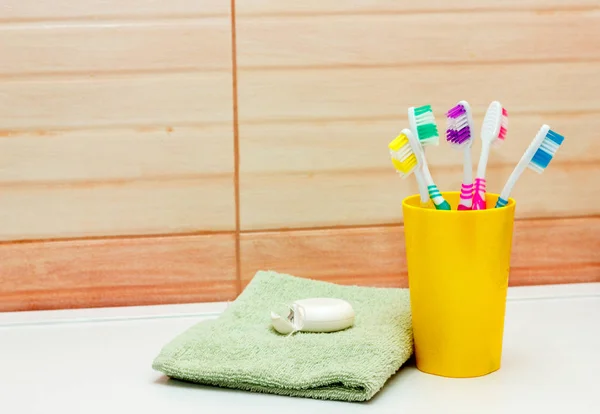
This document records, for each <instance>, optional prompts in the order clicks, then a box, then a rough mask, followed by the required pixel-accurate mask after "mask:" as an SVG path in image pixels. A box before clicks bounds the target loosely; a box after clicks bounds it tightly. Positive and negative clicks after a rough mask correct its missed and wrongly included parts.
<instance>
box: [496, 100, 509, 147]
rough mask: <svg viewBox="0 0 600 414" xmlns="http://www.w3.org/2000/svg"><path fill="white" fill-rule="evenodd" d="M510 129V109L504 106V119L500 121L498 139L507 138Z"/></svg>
mask: <svg viewBox="0 0 600 414" xmlns="http://www.w3.org/2000/svg"><path fill="white" fill-rule="evenodd" d="M507 129H508V111H507V110H506V109H505V108H502V120H501V121H500V131H499V132H498V139H499V140H501V141H504V140H505V139H506V130H507Z"/></svg>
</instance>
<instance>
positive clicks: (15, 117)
mask: <svg viewBox="0 0 600 414" xmlns="http://www.w3.org/2000/svg"><path fill="white" fill-rule="evenodd" d="M231 95H232V92H231V74H230V73H227V72H204V73H197V74H170V75H166V74H165V75H142V74H137V75H135V76H114V77H102V78H94V77H91V78H90V77H83V78H72V79H45V80H35V81H26V80H21V81H14V80H13V81H9V82H0V125H1V126H2V127H1V128H2V129H3V130H5V131H4V134H7V133H9V132H10V131H11V130H13V129H35V130H39V129H48V128H54V129H61V128H73V127H79V128H92V127H98V126H122V125H127V126H129V125H135V126H138V125H160V126H172V125H177V124H181V123H193V124H199V123H228V124H229V123H230V122H232V111H231V108H232V96H231Z"/></svg>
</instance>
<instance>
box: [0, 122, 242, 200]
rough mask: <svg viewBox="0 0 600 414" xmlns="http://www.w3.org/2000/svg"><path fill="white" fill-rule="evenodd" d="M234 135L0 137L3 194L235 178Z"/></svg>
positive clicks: (213, 131) (225, 129)
mask: <svg viewBox="0 0 600 414" xmlns="http://www.w3.org/2000/svg"><path fill="white" fill-rule="evenodd" d="M232 129H233V127H232V125H227V126H220V125H212V126H211V125H199V126H191V127H185V126H184V127H166V128H164V127H162V128H161V127H156V128H146V127H140V128H132V129H104V130H102V129H100V130H72V131H68V130H67V131H62V130H54V131H52V130H50V131H48V130H38V131H30V132H14V133H12V134H7V135H6V136H5V137H3V138H2V137H0V189H1V188H2V185H9V184H11V185H15V186H18V185H19V183H31V182H46V183H50V182H90V181H107V180H108V181H114V180H124V179H125V180H133V179H156V178H168V177H182V176H198V175H202V176H208V175H210V174H221V175H222V174H225V173H230V174H233V169H234V166H233V130H232ZM0 191H2V190H0Z"/></svg>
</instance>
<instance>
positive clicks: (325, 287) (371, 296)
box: [152, 271, 413, 401]
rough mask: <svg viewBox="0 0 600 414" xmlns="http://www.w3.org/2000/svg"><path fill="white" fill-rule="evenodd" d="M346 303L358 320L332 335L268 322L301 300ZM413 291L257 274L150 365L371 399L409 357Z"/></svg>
mask: <svg viewBox="0 0 600 414" xmlns="http://www.w3.org/2000/svg"><path fill="white" fill-rule="evenodd" d="M311 297H331V298H341V299H344V300H346V301H348V302H349V303H350V304H351V305H352V307H353V308H354V311H355V314H356V316H355V322H354V326H353V327H351V328H349V329H346V330H344V331H339V332H333V333H305V332H298V333H296V334H294V335H292V336H285V335H281V334H279V333H277V332H276V331H275V330H274V329H273V328H272V327H271V319H270V311H271V310H272V309H275V308H276V307H277V305H278V304H281V303H282V302H283V303H289V304H291V303H292V302H293V301H295V300H298V299H304V298H311ZM412 351H413V348H412V328H411V317H410V302H409V294H408V289H395V288H375V287H359V286H341V285H337V284H333V283H328V282H322V281H316V280H310V279H305V278H299V277H295V276H291V275H286V274H280V273H276V272H265V271H261V272H258V273H257V274H256V275H255V276H254V278H253V279H252V281H251V282H250V284H249V285H248V286H247V287H246V289H245V290H244V291H243V292H242V293H241V294H240V296H239V297H238V298H237V299H236V300H235V301H234V302H232V303H231V304H230V306H229V307H228V308H227V309H226V310H225V311H224V312H223V313H222V314H221V315H220V316H219V317H218V318H217V319H214V320H209V321H205V322H200V323H198V324H196V325H195V326H193V327H191V328H190V329H188V330H187V331H186V332H184V333H182V334H180V335H179V336H178V337H176V338H175V339H173V340H172V341H171V342H170V343H169V344H167V345H166V346H165V347H164V348H163V349H162V350H161V352H160V353H159V355H158V356H157V357H156V359H155V360H154V363H153V365H152V366H153V368H154V369H155V370H157V371H160V372H162V373H164V374H166V375H167V376H169V377H172V378H175V379H179V380H184V381H189V382H195V383H199V384H205V385H212V386H220V387H228V388H237V389H242V390H246V391H252V392H263V393H272V394H280V395H287V396H293V397H308V398H317V399H327V400H343V401H366V400H369V399H370V398H372V397H373V396H374V395H375V394H376V393H377V392H378V391H379V390H380V389H381V388H382V387H383V386H384V384H385V382H386V381H387V380H388V379H389V378H390V377H391V376H392V375H393V374H394V373H395V372H396V371H397V370H398V369H399V368H400V366H401V365H402V364H403V363H404V362H406V360H407V359H408V358H409V357H410V356H411V354H412Z"/></svg>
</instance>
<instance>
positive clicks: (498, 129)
mask: <svg viewBox="0 0 600 414" xmlns="http://www.w3.org/2000/svg"><path fill="white" fill-rule="evenodd" d="M507 127H508V112H507V111H506V109H504V108H503V107H502V105H501V104H500V102H498V101H493V102H492V103H491V104H490V106H489V107H488V110H487V112H486V113H485V117H484V118H483V125H482V126H481V155H480V157H479V164H478V165H477V175H476V176H475V193H474V195H473V206H472V209H473V210H485V208H486V202H485V190H486V188H485V187H486V180H485V169H486V167H487V162H488V156H489V154H490V148H491V146H492V144H494V145H497V144H500V143H501V142H503V141H504V139H505V138H506V129H507Z"/></svg>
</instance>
